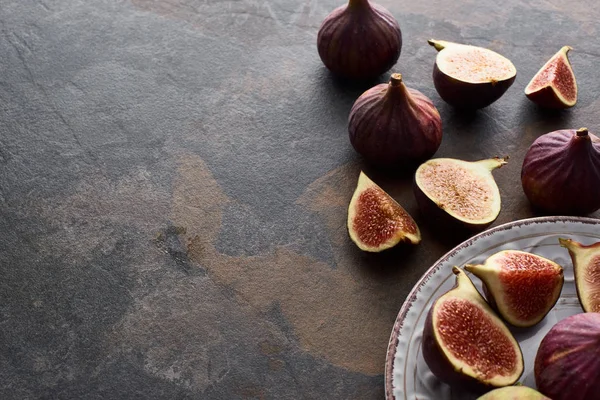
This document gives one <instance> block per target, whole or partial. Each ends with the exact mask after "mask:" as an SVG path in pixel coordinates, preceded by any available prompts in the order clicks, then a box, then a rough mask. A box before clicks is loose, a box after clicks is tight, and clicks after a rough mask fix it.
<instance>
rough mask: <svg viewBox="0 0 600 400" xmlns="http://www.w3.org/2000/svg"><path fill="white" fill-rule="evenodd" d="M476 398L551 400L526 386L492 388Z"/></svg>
mask: <svg viewBox="0 0 600 400" xmlns="http://www.w3.org/2000/svg"><path fill="white" fill-rule="evenodd" d="M477 400H552V399H550V398H549V397H546V396H544V395H543V394H541V393H540V392H538V391H537V390H534V389H532V388H530V387H527V386H520V385H519V386H506V387H503V388H499V389H494V390H492V391H491V392H488V393H486V394H484V395H483V396H481V397H479V398H478V399H477Z"/></svg>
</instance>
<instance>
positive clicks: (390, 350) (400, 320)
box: [384, 216, 600, 400]
mask: <svg viewBox="0 0 600 400" xmlns="http://www.w3.org/2000/svg"><path fill="white" fill-rule="evenodd" d="M548 222H575V223H583V224H591V225H600V219H597V218H592V217H577V216H545V217H534V218H524V219H519V220H516V221H511V222H507V223H504V224H501V225H498V226H495V227H493V228H490V229H487V230H485V231H483V232H480V233H478V234H476V235H473V236H471V237H470V238H468V239H466V240H464V241H463V242H461V243H459V244H458V245H456V246H455V247H454V248H452V249H451V250H450V251H448V252H447V253H446V254H444V255H443V256H441V257H440V258H439V259H438V260H437V261H435V262H434V263H433V264H432V265H431V266H430V267H429V268H428V269H427V270H426V271H425V272H424V273H423V275H421V277H420V278H419V279H418V280H417V282H416V283H415V284H414V286H413V288H412V289H411V291H410V292H409V293H408V296H406V299H405V300H404V303H402V307H400V311H399V312H398V315H397V316H396V320H395V321H394V326H393V328H392V332H391V334H390V339H389V341H388V347H387V351H386V360H385V369H384V379H385V398H386V400H396V397H395V396H394V391H393V386H392V383H393V365H394V360H395V355H396V350H397V349H398V334H399V333H400V329H401V328H402V327H403V325H404V320H405V319H406V315H407V313H408V311H409V310H410V308H411V307H412V305H413V303H414V302H415V301H416V298H417V294H418V292H419V291H420V289H421V288H422V287H423V286H424V285H425V284H426V283H427V281H429V278H430V277H431V275H433V273H435V272H436V271H437V267H438V266H439V265H440V264H441V263H443V262H445V261H447V260H448V259H449V258H450V257H451V256H453V255H455V254H456V253H457V252H459V251H461V250H462V249H463V248H466V247H469V246H471V245H472V244H473V242H475V241H477V240H479V239H480V238H483V237H486V236H491V235H494V234H495V233H497V232H500V231H505V230H510V229H513V228H515V227H518V226H522V225H531V224H539V223H548Z"/></svg>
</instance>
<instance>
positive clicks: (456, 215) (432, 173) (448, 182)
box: [414, 157, 508, 230]
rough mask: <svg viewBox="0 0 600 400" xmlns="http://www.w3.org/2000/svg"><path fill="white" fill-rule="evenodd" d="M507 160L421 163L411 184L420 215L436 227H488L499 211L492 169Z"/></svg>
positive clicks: (475, 228)
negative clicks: (448, 225) (412, 184)
mask: <svg viewBox="0 0 600 400" xmlns="http://www.w3.org/2000/svg"><path fill="white" fill-rule="evenodd" d="M507 158H508V157H505V158H498V157H495V158H490V159H487V160H481V161H473V162H471V161H463V160H457V159H454V158H434V159H431V160H429V161H426V162H425V163H423V164H421V166H419V168H418V169H417V172H416V173H415V181H414V191H415V196H416V198H417V202H418V204H419V207H420V209H421V212H422V213H423V214H424V215H425V216H427V217H430V218H431V219H433V220H435V222H436V224H439V223H442V224H451V225H452V224H455V223H458V224H460V225H462V226H465V227H467V228H469V229H473V230H480V229H483V228H485V227H487V226H489V225H490V224H491V223H492V222H494V221H495V220H496V218H497V217H498V214H499V213H500V208H501V199H500V191H499V189H498V185H496V181H495V180H494V177H493V176H492V170H494V169H496V168H499V167H502V166H503V165H505V164H506V162H507V161H506V160H507Z"/></svg>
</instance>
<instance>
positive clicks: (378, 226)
mask: <svg viewBox="0 0 600 400" xmlns="http://www.w3.org/2000/svg"><path fill="white" fill-rule="evenodd" d="M348 232H349V234H350V238H351V239H352V241H353V242H354V243H355V244H356V245H357V246H358V247H359V248H360V249H361V250H364V251H370V252H380V251H383V250H386V249H389V248H391V247H394V246H396V245H397V244H398V243H400V242H407V243H410V244H418V243H419V242H420V241H421V232H420V231H419V227H418V226H417V224H416V223H415V220H414V219H413V218H412V217H411V216H410V215H409V214H408V212H406V210H405V209H404V208H402V206H401V205H400V204H398V202H396V201H395V200H394V199H393V198H392V197H391V196H390V195H389V194H387V193H386V192H385V191H384V190H383V189H382V188H380V187H379V186H378V185H377V184H376V183H375V182H373V181H372V180H371V179H369V177H368V176H367V175H365V174H364V173H363V172H362V171H361V173H360V176H359V177H358V184H357V185H356V190H355V191H354V194H353V195H352V200H350V206H349V207H348Z"/></svg>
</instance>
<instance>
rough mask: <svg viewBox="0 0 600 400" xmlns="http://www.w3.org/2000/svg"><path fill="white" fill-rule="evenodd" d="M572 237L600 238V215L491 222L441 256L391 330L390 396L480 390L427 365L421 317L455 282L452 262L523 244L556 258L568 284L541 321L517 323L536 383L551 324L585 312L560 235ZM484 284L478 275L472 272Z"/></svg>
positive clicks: (451, 399) (409, 398)
mask: <svg viewBox="0 0 600 400" xmlns="http://www.w3.org/2000/svg"><path fill="white" fill-rule="evenodd" d="M559 237H565V238H571V239H574V240H576V241H578V242H581V243H584V244H591V243H595V242H598V241H600V220H597V219H591V218H577V217H543V218H532V219H526V220H521V221H516V222H511V223H508V224H505V225H501V226H498V227H496V228H492V229H490V230H488V231H485V232H483V233H480V234H478V235H476V236H474V237H472V238H471V239H468V240H467V241H465V242H463V243H462V244H460V245H458V246H457V247H455V248H454V249H453V250H451V251H450V252H448V253H447V254H446V255H445V256H443V257H442V258H441V259H440V260H438V261H437V262H436V263H435V264H434V265H433V266H432V267H431V268H430V269H429V270H428V271H427V272H426V273H425V274H424V275H423V277H422V278H421V279H420V280H419V282H417V284H416V285H415V286H414V288H413V289H412V291H411V292H410V294H409V295H408V297H407V299H406V301H405V302H404V305H403V306H402V308H401V309H400V313H399V314H398V317H397V318H396V323H395V324H394V328H393V330H392V335H391V338H390V343H389V346H388V352H387V360H386V368H385V381H386V382H385V386H386V390H385V392H386V399H388V400H392V399H393V400H413V399H419V400H469V399H475V398H476V396H473V395H472V394H469V393H466V392H463V391H461V390H460V389H457V388H450V386H448V385H446V384H444V383H442V382H440V381H439V380H438V379H437V378H436V377H435V376H434V375H433V374H432V373H431V371H430V370H429V368H428V367H427V364H425V361H424V360H423V355H422V352H421V335H422V331H423V323H424V322H425V317H426V316H427V312H428V311H429V308H430V307H431V304H432V303H433V302H434V301H435V300H436V299H437V298H438V297H439V296H441V295H442V294H444V293H445V292H446V291H448V290H449V289H450V288H451V287H452V286H454V275H453V274H452V271H451V269H452V266H453V265H457V266H462V265H464V264H467V263H483V261H485V259H486V258H487V257H489V256H491V255H492V254H494V253H496V252H498V251H501V250H508V249H514V250H523V251H528V252H531V253H534V254H539V255H541V256H543V257H546V258H549V259H551V260H554V261H555V262H557V263H558V264H560V265H562V266H563V267H564V276H565V284H564V286H563V289H562V293H561V297H560V299H559V300H558V302H557V303H556V305H555V306H554V308H553V309H552V310H551V311H550V313H549V314H548V315H547V316H546V318H544V320H542V321H541V322H540V323H539V324H537V325H536V326H534V327H533V328H529V329H520V330H517V329H514V330H513V334H514V335H515V338H516V339H517V340H518V341H519V344H520V345H521V349H522V350H523V357H524V360H525V370H524V372H523V375H522V376H521V379H520V381H521V382H522V383H523V384H524V385H526V386H530V387H533V388H535V379H534V376H533V362H534V359H535V354H536V352H537V348H538V346H539V344H540V342H541V340H542V338H543V337H544V336H545V334H546V333H547V332H548V330H550V328H551V327H552V326H553V325H554V324H556V323H557V322H558V321H560V320H561V319H563V318H566V317H568V316H570V315H573V314H577V313H580V312H583V311H582V309H581V306H580V305H579V301H578V300H577V293H576V291H575V283H574V281H573V266H572V264H571V258H570V256H569V253H568V252H567V250H566V249H565V248H563V247H560V246H559V244H558V238H559ZM471 279H472V280H473V283H475V285H476V286H477V287H478V289H481V284H480V281H479V280H478V279H477V278H476V277H474V276H472V275H471Z"/></svg>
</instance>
